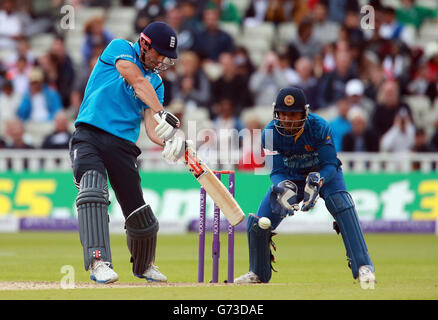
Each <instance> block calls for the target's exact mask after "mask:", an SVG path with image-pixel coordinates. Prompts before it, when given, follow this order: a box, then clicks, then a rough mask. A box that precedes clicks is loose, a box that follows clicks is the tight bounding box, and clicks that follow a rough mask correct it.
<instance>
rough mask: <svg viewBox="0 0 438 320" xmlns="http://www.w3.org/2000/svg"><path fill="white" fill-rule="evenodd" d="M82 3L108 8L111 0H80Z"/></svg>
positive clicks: (88, 5)
mask: <svg viewBox="0 0 438 320" xmlns="http://www.w3.org/2000/svg"><path fill="white" fill-rule="evenodd" d="M81 2H82V5H84V6H87V7H104V8H109V7H110V6H111V0H81Z"/></svg>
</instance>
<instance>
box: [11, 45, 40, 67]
mask: <svg viewBox="0 0 438 320" xmlns="http://www.w3.org/2000/svg"><path fill="white" fill-rule="evenodd" d="M20 57H24V58H26V62H27V67H29V68H30V67H32V66H33V65H34V63H35V56H34V54H33V53H32V52H31V51H30V43H29V40H28V39H27V38H25V37H23V38H20V39H19V40H18V41H17V50H16V51H15V52H14V53H13V54H12V55H10V57H9V59H8V60H7V61H6V66H7V67H8V68H16V67H17V63H18V59H19V58H20Z"/></svg>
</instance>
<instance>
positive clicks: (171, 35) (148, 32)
mask: <svg viewBox="0 0 438 320" xmlns="http://www.w3.org/2000/svg"><path fill="white" fill-rule="evenodd" d="M177 41H178V40H177V37H176V33H175V31H174V30H173V29H172V28H171V27H170V26H169V25H168V24H167V23H164V22H152V23H151V24H149V25H148V26H147V27H146V28H144V30H143V32H142V33H141V34H140V46H142V47H144V46H148V47H149V46H150V47H152V48H154V49H155V50H156V51H157V52H158V53H159V54H161V55H163V56H165V57H168V58H171V59H177V58H178V54H177V46H178V42H177Z"/></svg>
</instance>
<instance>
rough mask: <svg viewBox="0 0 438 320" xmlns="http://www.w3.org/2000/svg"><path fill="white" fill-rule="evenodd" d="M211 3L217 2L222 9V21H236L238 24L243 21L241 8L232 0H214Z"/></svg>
mask: <svg viewBox="0 0 438 320" xmlns="http://www.w3.org/2000/svg"><path fill="white" fill-rule="evenodd" d="M211 3H213V4H215V5H216V7H217V8H219V10H220V19H219V20H220V21H221V22H226V23H235V24H237V25H238V26H240V24H241V23H242V17H241V16H240V12H239V9H237V7H236V5H235V4H234V3H233V2H232V1H230V0H212V1H211Z"/></svg>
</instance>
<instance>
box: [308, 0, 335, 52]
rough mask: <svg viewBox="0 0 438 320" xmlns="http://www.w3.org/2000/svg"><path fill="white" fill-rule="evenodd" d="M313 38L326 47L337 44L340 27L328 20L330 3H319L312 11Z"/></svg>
mask: <svg viewBox="0 0 438 320" xmlns="http://www.w3.org/2000/svg"><path fill="white" fill-rule="evenodd" d="M312 19H313V36H314V38H315V40H316V41H318V42H319V43H321V45H325V44H328V43H332V42H336V40H337V39H338V34H339V27H340V25H339V24H338V23H336V22H333V21H330V20H328V1H318V2H317V3H316V4H315V7H314V9H313V11H312Z"/></svg>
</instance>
